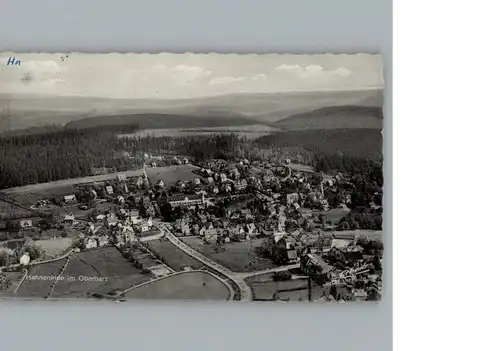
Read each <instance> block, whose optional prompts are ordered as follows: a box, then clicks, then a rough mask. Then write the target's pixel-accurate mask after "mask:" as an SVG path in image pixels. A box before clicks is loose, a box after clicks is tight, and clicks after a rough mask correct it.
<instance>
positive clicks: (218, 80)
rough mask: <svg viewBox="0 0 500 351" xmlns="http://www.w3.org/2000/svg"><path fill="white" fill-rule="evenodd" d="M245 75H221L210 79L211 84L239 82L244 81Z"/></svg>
mask: <svg viewBox="0 0 500 351" xmlns="http://www.w3.org/2000/svg"><path fill="white" fill-rule="evenodd" d="M245 79H246V78H245V77H219V78H214V79H212V80H211V81H210V83H209V84H210V85H223V84H231V83H237V82H243V81H244V80H245Z"/></svg>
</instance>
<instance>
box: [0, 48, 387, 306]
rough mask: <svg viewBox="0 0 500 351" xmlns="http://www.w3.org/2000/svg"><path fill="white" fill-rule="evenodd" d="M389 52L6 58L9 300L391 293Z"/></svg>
mask: <svg viewBox="0 0 500 351" xmlns="http://www.w3.org/2000/svg"><path fill="white" fill-rule="evenodd" d="M382 62H383V60H382V56H381V55H374V54H335V55H334V54H318V55H291V54H215V53H214V54H210V53H209V54H193V53H185V54H169V53H164V54H146V53H144V54H138V53H137V54H118V53H108V54H79V53H57V54H56V53H51V54H44V53H33V54H30V53H13V52H11V53H0V298H4V299H7V298H15V299H49V300H58V299H68V298H71V299H74V298H80V299H107V300H111V301H123V302H127V301H130V300H132V299H176V300H179V299H183V300H209V301H214V300H221V301H231V300H233V301H263V302H264V301H267V302H272V301H287V302H290V303H293V302H299V301H302V302H324V301H328V302H332V303H335V302H346V303H347V302H353V301H378V300H380V299H381V298H383V289H382V286H383V274H382V266H383V261H384V255H383V252H384V249H383V235H382V233H383V221H382V217H383V201H382V199H383V171H382V170H383V153H382V143H383V139H382V129H383V109H382V106H383V89H384V79H383V64H382Z"/></svg>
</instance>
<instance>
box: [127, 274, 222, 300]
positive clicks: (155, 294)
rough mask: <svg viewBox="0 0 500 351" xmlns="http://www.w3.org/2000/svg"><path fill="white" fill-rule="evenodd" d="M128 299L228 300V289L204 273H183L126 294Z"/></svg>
mask: <svg viewBox="0 0 500 351" xmlns="http://www.w3.org/2000/svg"><path fill="white" fill-rule="evenodd" d="M125 296H126V298H130V299H182V300H228V299H229V297H230V292H229V289H228V287H227V286H226V285H225V284H224V283H222V282H221V281H220V280H219V279H217V278H215V277H214V276H212V275H210V274H208V273H205V272H184V273H181V274H178V275H174V276H171V277H167V278H164V279H161V280H158V281H155V282H153V283H150V284H146V285H143V286H141V287H139V288H137V289H134V290H131V291H129V292H127V293H126V295H125Z"/></svg>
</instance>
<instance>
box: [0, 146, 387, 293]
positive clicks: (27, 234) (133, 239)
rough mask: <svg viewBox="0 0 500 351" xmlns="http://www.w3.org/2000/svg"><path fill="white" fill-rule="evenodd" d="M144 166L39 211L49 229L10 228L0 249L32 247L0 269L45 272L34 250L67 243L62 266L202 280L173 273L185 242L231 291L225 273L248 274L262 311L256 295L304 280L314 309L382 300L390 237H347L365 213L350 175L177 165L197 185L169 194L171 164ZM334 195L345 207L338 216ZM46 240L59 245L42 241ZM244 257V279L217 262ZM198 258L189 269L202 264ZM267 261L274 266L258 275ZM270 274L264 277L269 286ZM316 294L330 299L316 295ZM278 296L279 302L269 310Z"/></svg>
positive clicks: (361, 232) (175, 185)
mask: <svg viewBox="0 0 500 351" xmlns="http://www.w3.org/2000/svg"><path fill="white" fill-rule="evenodd" d="M142 159H143V160H144V162H143V167H142V170H141V171H140V172H139V174H138V175H136V176H128V175H127V174H126V173H117V174H116V176H114V178H108V179H107V180H103V181H91V182H81V183H77V184H75V185H74V187H73V189H74V192H68V193H65V194H64V195H61V196H56V197H52V198H44V199H39V200H38V201H36V203H34V204H32V205H31V206H30V208H31V209H32V210H33V211H35V212H38V213H40V214H41V216H40V217H39V218H36V219H20V220H18V221H10V220H9V221H3V222H0V223H2V226H3V228H2V227H0V233H9V235H10V236H9V237H5V235H4V236H3V237H2V239H1V240H3V241H5V242H7V241H8V240H10V241H12V240H13V239H17V240H24V241H22V242H23V246H19V247H17V248H15V249H8V246H7V248H6V247H4V248H0V250H2V251H0V258H1V260H0V267H1V268H0V269H2V271H3V272H9V271H16V270H17V271H19V270H22V269H24V268H25V267H29V266H30V265H33V264H35V263H36V262H37V260H38V261H40V260H41V259H42V256H43V253H41V252H39V251H43V250H41V249H40V248H39V247H37V246H36V245H34V244H33V243H36V242H37V241H36V239H39V240H41V239H47V240H53V241H54V240H66V242H68V243H70V244H69V245H68V246H67V247H66V248H65V250H64V252H60V253H59V255H60V256H64V255H70V254H74V253H78V252H85V251H92V250H94V251H96V252H98V251H97V250H99V249H101V248H107V247H114V248H116V249H117V250H118V251H119V252H120V253H121V255H122V257H123V258H124V259H126V260H127V261H128V262H130V263H132V264H133V265H134V267H136V268H137V269H139V270H140V271H141V272H142V273H143V274H146V275H149V276H150V277H151V279H159V278H161V277H165V276H168V275H170V274H172V273H174V272H175V271H178V270H193V269H196V267H195V266H196V265H197V264H191V263H189V262H188V264H182V265H181V266H180V268H173V267H172V266H173V265H175V264H172V260H174V258H173V255H172V256H170V253H168V254H165V253H164V252H163V251H162V249H161V248H162V247H163V246H164V245H167V244H171V243H176V242H177V241H173V239H171V238H170V237H171V236H175V238H176V240H179V241H181V244H182V245H188V246H189V247H190V248H193V249H195V250H196V251H197V252H198V253H199V254H200V255H204V256H209V258H212V259H213V261H215V262H216V263H217V264H220V265H221V266H223V267H222V268H217V267H215V268H211V270H212V272H213V273H214V274H217V275H218V276H219V277H221V279H226V280H228V281H230V282H231V283H234V280H235V279H232V278H231V277H232V276H231V274H232V273H224V270H225V269H226V268H227V269H228V271H230V272H238V271H241V269H242V268H243V269H244V270H245V271H246V273H245V274H247V275H248V279H247V280H246V282H243V283H242V284H249V286H250V288H251V289H252V290H253V299H254V300H258V299H259V298H257V297H256V293H255V289H254V286H258V285H259V284H262V283H266V279H268V280H270V281H273V282H279V281H292V280H301V281H304V279H305V281H307V284H305V285H304V289H306V290H308V291H309V292H308V297H307V299H309V300H310V301H312V300H317V301H340V302H343V301H349V300H356V301H358V300H361V301H364V300H378V299H379V298H380V296H381V289H382V286H381V274H382V273H381V272H382V254H383V245H382V235H381V231H380V230H369V229H354V230H346V229H343V230H338V227H339V221H341V220H342V218H344V217H345V216H347V215H348V214H349V213H350V212H353V211H355V210H356V209H353V208H352V206H350V205H351V193H350V191H349V189H350V177H349V176H348V175H346V174H342V173H340V172H337V173H336V174H335V175H331V174H329V175H325V174H320V173H316V172H314V171H313V170H309V169H304V167H299V166H300V165H299V166H297V165H294V164H292V163H291V162H290V160H289V159H284V160H282V161H280V162H276V163H270V162H262V161H259V160H248V159H238V160H233V161H227V160H221V159H214V160H206V161H202V162H195V161H194V160H192V159H189V158H188V157H176V156H174V157H170V158H169V159H168V166H166V167H189V168H188V169H189V170H190V172H189V174H190V176H189V177H186V180H182V179H181V180H174V181H170V182H168V181H164V180H163V179H161V177H157V176H156V175H160V172H159V171H158V172H155V170H156V169H158V170H160V169H161V167H162V165H163V164H165V163H166V158H165V157H164V156H161V155H157V156H155V155H148V154H145V155H142ZM103 173H106V172H105V171H103ZM155 176H156V177H155ZM188 178H189V179H188ZM346 189H347V190H346ZM328 194H334V195H335V199H336V200H335V204H333V205H334V206H335V207H333V206H332V201H329V200H328V196H329V195H328ZM367 211H368V212H378V213H381V211H382V209H381V206H380V205H376V204H375V203H374V202H373V201H372V202H371V203H370V205H369V208H368V209H366V208H365V209H364V210H362V211H361V213H362V212H367ZM42 214H43V215H42ZM48 232H50V233H51V237H49V238H47V237H44V233H48ZM13 233H19V234H17V235H18V236H19V237H17V238H16V237H15V235H16V234H13ZM47 235H48V234H47ZM40 237H41V238H40ZM169 238H170V239H169ZM7 239H8V240H7ZM25 239H26V240H25ZM162 245H163V246H162ZM237 245H240V246H238V247H241V245H245V247H246V248H247V249H246V250H240V251H238V252H235V253H234V255H246V256H245V260H246V264H245V266H244V267H239V266H233V265H232V262H231V260H232V258H231V257H229V258H228V260H229V261H228V260H226V261H224V260H222V261H221V260H219V259H218V258H217V257H218V256H217V255H216V254H217V253H219V254H220V253H221V252H222V254H225V255H226V256H227V255H229V253H231V250H232V249H231V248H232V247H236V246H237ZM176 246H177V247H180V245H179V244H176ZM184 251H186V250H184ZM169 252H170V251H169ZM186 252H187V251H186ZM210 252H212V253H214V255H215V256H213V257H211V256H210V255H211V253H210ZM224 252H225V253H224ZM187 253H188V254H189V252H187ZM222 254H221V255H222ZM189 255H190V256H192V257H189V258H190V259H191V260H192V258H193V257H194V258H197V257H195V256H193V254H189ZM196 255H198V254H196ZM214 257H215V258H214ZM44 259H46V258H44ZM238 260H241V258H239V257H235V261H238ZM198 261H200V258H198ZM262 261H265V262H267V263H266V264H268V265H267V266H265V267H259V264H254V263H256V262H262ZM202 263H203V261H202ZM205 265H206V264H205ZM283 267H284V268H286V269H282V268H283ZM261 268H265V269H262V274H260V273H259V270H261ZM265 270H267V271H265ZM264 271H265V272H264ZM0 272H1V271H0ZM0 274H1V273H0ZM256 278H258V279H257V280H256ZM236 283H237V282H236ZM233 285H234V284H233ZM236 285H237V284H236ZM313 285H314V286H316V287H318V289H319V290H320V291H321V293H318V294H312V293H311V289H312V288H311V286H313ZM234 290H241V287H240V288H238V286H235V287H234ZM240 293H241V291H240ZM312 295H315V296H314V297H313V296H312ZM276 296H277V293H276V292H274V293H273V295H272V297H270V298H269V299H270V300H272V299H277V297H276ZM263 300H266V299H264V298H263ZM292 300H293V299H292Z"/></svg>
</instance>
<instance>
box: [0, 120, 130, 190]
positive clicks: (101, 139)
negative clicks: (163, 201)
mask: <svg viewBox="0 0 500 351" xmlns="http://www.w3.org/2000/svg"><path fill="white" fill-rule="evenodd" d="M115 135H116V131H114V130H112V129H107V128H99V129H88V130H83V131H78V130H56V131H54V132H49V133H44V134H27V135H13V136H2V137H0V189H3V188H8V187H15V186H22V185H26V184H33V183H41V182H50V181H54V180H59V179H65V178H74V177H82V176H88V175H90V174H91V168H92V167H101V166H103V165H104V164H105V165H106V166H107V167H117V168H126V166H127V160H126V159H125V158H124V157H123V156H122V155H121V154H120V151H121V150H124V149H125V146H126V141H124V140H120V139H118V138H117V137H115Z"/></svg>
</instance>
